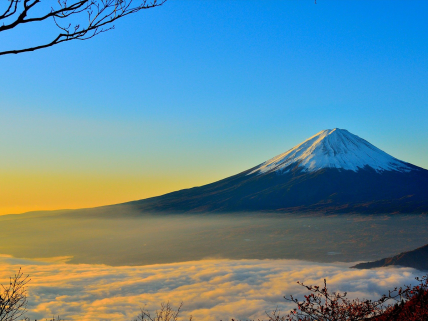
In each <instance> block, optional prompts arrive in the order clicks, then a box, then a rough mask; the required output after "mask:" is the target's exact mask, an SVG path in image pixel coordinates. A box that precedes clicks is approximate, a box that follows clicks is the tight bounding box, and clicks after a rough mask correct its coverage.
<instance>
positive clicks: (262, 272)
mask: <svg viewBox="0 0 428 321" xmlns="http://www.w3.org/2000/svg"><path fill="white" fill-rule="evenodd" d="M64 260H65V258H58V259H57V260H51V262H41V261H34V260H26V259H17V258H13V257H11V256H6V255H3V256H0V263H1V265H0V278H1V280H2V283H4V282H5V281H6V280H7V278H8V277H9V276H10V275H12V274H13V273H14V272H16V271H17V270H18V268H19V267H22V269H23V272H24V273H25V274H29V275H30V277H31V281H30V283H29V287H28V289H29V307H28V310H29V312H28V314H27V315H28V316H30V317H31V318H37V319H41V318H44V317H49V316H51V315H60V316H61V317H63V318H65V319H66V320H131V319H132V318H134V317H136V315H137V314H138V312H139V308H140V307H145V308H146V309H149V310H151V311H153V312H154V310H156V309H157V308H158V307H159V305H160V303H161V302H165V301H170V303H171V304H173V305H174V306H178V305H179V304H180V302H184V306H183V310H182V311H183V312H182V314H181V315H182V316H183V317H187V316H189V315H193V317H194V319H195V320H227V319H230V318H231V317H233V318H238V319H257V318H265V315H264V312H265V311H269V310H273V309H275V308H276V307H277V306H278V307H279V308H280V309H281V310H282V311H284V312H288V310H289V309H291V306H290V305H287V304H286V302H285V300H284V299H283V296H284V295H290V294H293V295H298V297H302V295H303V293H305V292H304V291H303V289H302V287H300V286H299V285H297V284H296V282H297V281H299V280H300V281H304V282H306V283H308V284H321V283H322V280H323V279H324V278H327V282H328V285H329V287H330V288H331V289H332V290H339V291H348V293H349V295H350V296H351V297H359V298H362V297H364V298H377V297H379V296H380V295H382V294H383V293H385V292H387V290H388V289H390V288H392V287H395V286H400V285H404V284H410V283H413V281H414V278H415V277H416V276H418V275H421V272H419V271H416V270H413V269H410V268H387V269H377V270H354V269H349V266H351V264H343V263H337V264H327V263H326V264H320V263H310V262H305V261H298V260H202V261H192V262H184V263H173V264H159V265H148V266H122V267H111V266H106V265H89V264H79V265H72V264H66V263H62V262H63V261H64Z"/></svg>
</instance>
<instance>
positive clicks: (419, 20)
mask: <svg viewBox="0 0 428 321" xmlns="http://www.w3.org/2000/svg"><path fill="white" fill-rule="evenodd" d="M427 21H428V2H426V1H404V0H403V1H380V0H379V1H369V0H367V1H364V0H360V1H339V0H336V1H328V0H318V4H316V5H315V4H314V2H313V1H311V0H307V1H306V0H299V1H291V0H290V1H269V2H268V1H250V0H245V1H240V0H233V1H232V0H229V1H226V0H216V1H208V0H193V1H191V0H169V1H168V2H167V3H166V4H165V5H164V6H162V7H160V8H157V9H150V10H145V11H143V12H140V13H139V14H135V15H131V16H129V17H127V18H124V19H123V20H121V21H119V22H118V23H117V24H116V29H115V30H113V31H110V32H108V33H105V34H102V35H100V36H98V37H96V38H94V39H92V40H88V41H76V42H69V43H65V44H62V45H58V46H55V47H52V48H49V49H45V50H41V51H37V52H33V53H26V54H20V55H16V56H1V57H0V68H1V70H2V75H3V77H1V78H0V97H1V100H0V112H1V115H2V116H1V117H0V146H1V148H2V157H1V158H0V177H3V179H6V178H7V182H8V184H12V185H13V186H14V187H13V189H14V191H15V192H14V194H13V195H14V196H13V197H12V196H10V197H9V196H8V197H7V199H4V200H1V199H0V207H1V206H3V207H4V208H5V210H4V211H6V212H7V211H13V210H14V209H15V211H20V210H24V209H25V210H27V209H31V208H34V209H42V208H49V209H51V208H62V207H83V206H94V205H101V204H108V203H114V202H119V201H126V200H132V199H136V198H144V197H147V196H152V195H157V194H161V193H164V192H168V191H172V190H175V189H177V188H184V187H191V186H194V185H201V184H204V183H209V182H211V181H214V180H218V179H221V178H224V177H226V176H229V175H232V174H235V173H237V172H240V171H242V170H245V169H247V168H249V167H252V166H254V165H257V164H258V163H260V162H262V161H264V160H266V159H268V158H270V157H273V156H275V155H277V154H279V153H281V152H284V151H285V150H287V149H289V148H291V147H293V146H294V145H296V144H298V143H300V142H301V141H302V140H304V139H306V138H308V137H309V136H312V135H314V134H315V133H317V132H318V131H320V130H323V129H327V128H335V127H339V128H345V129H348V130H349V131H350V132H352V133H354V134H356V135H359V136H360V137H363V138H365V139H367V140H368V141H370V142H371V143H373V144H374V145H376V146H377V147H379V148H381V149H383V150H385V151H386V152H388V153H390V154H392V155H393V156H395V157H397V158H400V159H403V160H405V161H408V162H411V163H414V164H416V165H419V166H422V167H425V168H428V148H427V146H428V130H427V125H426V124H427V119H428V63H427V62H428V61H427V57H428V29H427V28H426V22H427ZM51 32H53V29H50V25H49V24H43V25H41V26H40V30H39V29H37V28H35V26H31V27H27V28H23V29H20V30H17V31H14V32H12V33H10V34H4V35H1V36H0V47H1V48H8V47H10V46H13V45H18V46H20V45H24V44H25V43H28V41H33V42H34V43H36V42H37V41H42V40H43V37H45V36H46V35H50V33H51ZM18 176H19V179H17V177H18ZM47 177H49V179H48V178H47ZM46 180H48V181H49V182H50V183H46ZM88 181H90V182H92V183H93V184H92V183H91V184H92V185H91V184H89V185H88ZM29 182H31V184H30V183H29ZM8 184H6V185H8ZM89 186H90V187H89ZM2 188H6V189H8V190H9V188H7V187H2ZM32 191H37V193H35V192H34V193H32ZM53 191H55V193H57V194H55V193H54V194H52V193H53ZM3 192H7V191H6V190H5V191H2V193H3ZM66 193H68V195H73V197H69V199H67V200H66V199H63V200H61V199H62V198H61V195H63V194H66ZM20 194H22V195H21V197H20V196H19V195H20ZM29 194H31V195H36V196H37V197H36V196H34V197H33V198H31V197H29ZM3 195H6V194H4V193H3ZM53 195H55V196H53ZM23 198H28V199H34V201H30V200H28V202H27V203H28V204H27V203H26V204H27V205H25V206H24V205H19V204H20V202H22V199H23ZM53 198H55V199H56V200H57V201H56V203H55V204H53V203H52V199H53ZM32 202H33V203H32ZM34 202H36V203H37V204H36V203H34ZM51 203H52V204H51ZM2 204H3V205H2ZM4 204H8V205H4ZM0 212H1V211H0Z"/></svg>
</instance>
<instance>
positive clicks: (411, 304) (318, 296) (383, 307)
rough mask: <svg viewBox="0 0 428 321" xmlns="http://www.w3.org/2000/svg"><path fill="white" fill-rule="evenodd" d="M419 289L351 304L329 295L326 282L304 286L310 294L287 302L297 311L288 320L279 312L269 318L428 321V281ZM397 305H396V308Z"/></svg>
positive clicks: (342, 296)
mask: <svg viewBox="0 0 428 321" xmlns="http://www.w3.org/2000/svg"><path fill="white" fill-rule="evenodd" d="M417 280H418V281H419V284H418V285H416V286H410V285H408V286H405V287H401V288H395V289H393V290H392V291H389V292H388V294H386V295H383V296H382V297H381V298H380V299H378V300H375V301H372V300H359V299H355V300H351V299H349V298H347V297H346V295H347V293H346V292H345V293H339V292H329V290H328V288H327V283H326V280H324V286H323V287H319V286H312V285H305V284H303V283H300V282H298V283H299V284H300V285H302V286H303V287H306V288H307V289H308V291H309V294H308V295H305V300H303V301H299V300H298V299H296V298H294V297H293V296H290V297H289V298H287V297H286V298H285V299H286V300H287V301H291V302H294V303H295V304H296V305H297V307H296V308H295V309H294V310H293V311H291V312H290V313H289V314H288V315H286V316H280V315H279V313H278V311H274V312H273V313H272V314H270V315H269V319H270V321H315V320H317V321H360V320H361V321H362V320H371V321H387V320H388V321H416V320H417V321H420V320H426V321H428V279H427V276H424V277H423V278H421V279H419V278H417ZM394 302H395V304H394Z"/></svg>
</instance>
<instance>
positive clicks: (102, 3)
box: [0, 0, 167, 55]
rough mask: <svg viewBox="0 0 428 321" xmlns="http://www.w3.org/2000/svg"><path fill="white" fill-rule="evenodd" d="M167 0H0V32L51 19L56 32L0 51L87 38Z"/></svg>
mask: <svg viewBox="0 0 428 321" xmlns="http://www.w3.org/2000/svg"><path fill="white" fill-rule="evenodd" d="M166 1H167V0H72V1H69V0H57V1H53V0H3V1H2V3H1V4H0V24H1V25H0V33H1V32H7V31H10V30H13V29H15V28H18V27H20V26H23V25H28V24H36V23H37V22H43V21H47V20H51V21H52V23H53V25H54V27H56V28H57V30H58V32H57V34H56V36H54V38H53V39H51V40H49V41H47V42H45V43H42V44H39V45H35V46H28V47H26V48H22V49H11V50H5V51H0V55H7V54H19V53H23V52H28V51H35V50H39V49H43V48H47V47H51V46H54V45H57V44H59V43H62V42H66V41H71V40H87V39H90V38H93V37H95V36H96V35H99V34H100V33H103V32H106V31H108V30H111V29H114V25H113V23H114V22H115V21H116V20H118V19H120V18H122V17H125V16H127V15H130V14H132V13H136V12H138V11H141V10H143V9H150V8H154V7H158V6H161V5H162V4H164V3H165V2H166Z"/></svg>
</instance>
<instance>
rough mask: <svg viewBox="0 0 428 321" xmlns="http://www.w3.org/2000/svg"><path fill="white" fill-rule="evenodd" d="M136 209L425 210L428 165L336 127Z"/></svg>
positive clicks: (427, 207) (141, 203)
mask: <svg viewBox="0 0 428 321" xmlns="http://www.w3.org/2000/svg"><path fill="white" fill-rule="evenodd" d="M130 204H132V205H134V206H136V207H137V208H138V209H139V210H141V211H164V212H176V211H178V212H211V211H215V212H230V211H264V210H266V211H281V212H323V213H346V212H359V213H396V212H401V213H422V212H428V171H427V170H425V169H423V168H420V167H417V166H414V165H411V164H409V163H406V162H403V161H400V160H398V159H396V158H394V157H392V156H390V155H388V154H386V153H385V152H383V151H381V150H380V149H378V148H376V147H375V146H373V145H371V144H370V143H369V142H367V141H365V140H364V139H362V138H360V137H358V136H356V135H353V134H351V133H349V132H348V131H346V130H343V129H333V130H325V131H321V132H320V133H318V134H317V135H315V136H313V137H311V138H309V139H308V140H306V141H305V142H303V143H302V144H299V145H297V146H296V147H294V148H292V149H291V150H289V151H288V152H286V153H283V154H281V155H278V156H277V157H274V158H272V159H271V160H268V161H267V162H265V163H263V164H260V165H258V166H256V167H253V168H251V169H249V170H247V171H244V172H242V173H240V174H237V175H234V176H231V177H228V178H226V179H223V180H220V181H218V182H215V183H211V184H208V185H204V186H201V187H195V188H191V189H186V190H181V191H177V192H173V193H169V194H165V195H162V196H158V197H153V198H149V199H145V200H140V201H135V202H131V203H130Z"/></svg>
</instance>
